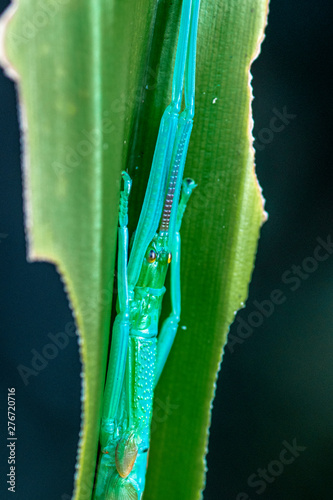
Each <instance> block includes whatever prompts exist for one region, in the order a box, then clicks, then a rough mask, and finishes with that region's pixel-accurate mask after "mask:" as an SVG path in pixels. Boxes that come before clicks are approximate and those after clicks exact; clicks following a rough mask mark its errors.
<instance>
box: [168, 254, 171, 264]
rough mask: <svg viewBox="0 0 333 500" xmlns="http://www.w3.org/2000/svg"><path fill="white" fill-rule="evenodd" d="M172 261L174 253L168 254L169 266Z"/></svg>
mask: <svg viewBox="0 0 333 500" xmlns="http://www.w3.org/2000/svg"><path fill="white" fill-rule="evenodd" d="M171 260H172V253H171V252H169V253H168V264H170V262H171Z"/></svg>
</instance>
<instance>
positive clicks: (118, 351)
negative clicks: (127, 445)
mask: <svg viewBox="0 0 333 500" xmlns="http://www.w3.org/2000/svg"><path fill="white" fill-rule="evenodd" d="M122 177H123V179H124V189H123V191H122V192H121V198H120V208H119V228H118V306H119V313H118V315H117V317H116V319H115V322H114V325H113V329H112V342H111V352H110V357H109V365H108V374H107V380H106V385H105V392H104V406H103V421H109V420H110V419H112V418H115V416H116V413H117V409H118V404H119V399H120V394H121V390H122V385H123V380H124V374H125V367H126V356H127V349H128V339H129V296H128V282H127V261H128V228H127V223H128V197H129V193H130V189H131V179H130V177H129V175H128V174H127V173H126V172H123V173H122ZM102 427H103V423H102ZM102 445H103V443H102Z"/></svg>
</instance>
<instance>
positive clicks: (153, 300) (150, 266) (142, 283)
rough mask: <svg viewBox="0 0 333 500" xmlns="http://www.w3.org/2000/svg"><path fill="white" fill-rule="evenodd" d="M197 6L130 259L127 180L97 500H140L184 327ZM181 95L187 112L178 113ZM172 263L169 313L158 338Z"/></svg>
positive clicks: (191, 0) (189, 9)
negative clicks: (157, 393)
mask: <svg viewBox="0 0 333 500" xmlns="http://www.w3.org/2000/svg"><path fill="white" fill-rule="evenodd" d="M199 1H200V0H183V5H182V12H181V20H180V31H179V37H178V44H177V52H176V60H175V67H174V74H173V84H172V97H171V103H170V104H169V106H168V107H167V108H166V110H165V111H164V113H163V116H162V119H161V123H160V128H159V133H158V137H157V142H156V147H155V152H154V157H153V162H152V167H151V172H150V176H149V180H148V185H147V190H146V194H145V198H144V202H143V206H142V210H141V214H140V218H139V222H138V226H137V229H136V232H135V236H134V241H133V246H132V248H131V251H130V256H129V259H128V229H127V223H128V198H129V194H130V190H131V179H130V177H129V175H128V174H127V173H126V172H123V173H122V177H123V183H124V187H123V190H122V192H121V198H120V208H119V227H118V314H117V316H116V319H115V322H114V325H113V329H112V343H111V350H110V358H109V365H108V374H107V380H106V386H105V392H104V402H103V414H102V422H101V432H100V445H101V457H100V460H99V467H98V472H97V479H96V487H95V492H94V497H93V498H94V500H141V498H142V494H143V491H144V487H145V475H146V468H147V460H148V450H149V439H150V423H151V417H152V405H153V392H154V387H155V386H156V384H157V382H158V380H159V377H160V375H161V372H162V370H163V368H164V365H165V362H166V360H167V357H168V355H169V352H170V349H171V347H172V344H173V341H174V338H175V335H176V332H177V328H178V324H179V321H180V299H181V297H180V235H179V230H180V226H181V222H182V217H183V214H184V211H185V208H186V204H187V202H188V200H189V197H190V195H191V193H192V191H193V189H194V188H195V187H196V184H195V183H194V181H193V180H191V179H185V180H184V181H182V179H183V171H184V166H185V160H186V155H187V149H188V144H189V140H190V135H191V131H192V126H193V116H194V94H195V62H196V42H197V26H198V16H199ZM183 90H184V96H185V107H184V109H183V111H181V107H182V98H183ZM170 263H171V266H170V267H171V304H172V311H171V314H170V315H169V317H168V318H167V319H166V320H165V321H164V323H163V325H162V328H161V331H160V333H158V323H159V316H160V312H161V307H162V299H163V295H164V293H165V291H166V289H165V286H164V282H165V278H166V274H167V271H168V267H169V264H170Z"/></svg>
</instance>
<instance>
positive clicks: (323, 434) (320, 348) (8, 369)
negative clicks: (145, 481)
mask: <svg viewBox="0 0 333 500" xmlns="http://www.w3.org/2000/svg"><path fill="white" fill-rule="evenodd" d="M7 3H8V2H6V1H4V0H0V9H1V10H3V9H4V8H5V7H6V5H7ZM331 23H332V9H331V8H330V7H329V2H327V1H324V0H318V1H316V2H313V1H310V0H304V1H302V2H295V1H294V2H291V1H290V0H289V1H288V0H272V1H271V7H270V15H269V25H268V27H267V30H266V39H265V42H264V44H263V46H262V52H261V56H260V58H259V59H258V60H257V61H256V62H255V63H254V65H253V68H252V74H253V87H254V95H255V100H254V102H253V112H254V118H255V128H254V136H255V137H256V138H257V141H256V145H257V154H256V163H257V174H258V177H259V180H260V183H261V186H262V188H263V193H264V196H265V198H266V200H267V201H266V210H267V211H268V212H269V220H268V222H267V223H266V224H265V225H264V227H263V229H262V233H261V239H260V242H259V249H258V255H257V261H256V269H255V271H254V274H253V279H252V283H251V285H250V295H249V298H248V301H247V305H246V308H245V309H243V310H242V311H241V312H240V313H239V314H238V316H237V319H236V322H235V323H234V325H233V326H232V327H231V332H230V333H231V335H235V336H238V338H239V335H238V332H237V328H239V324H240V319H239V318H241V319H242V320H243V321H245V322H247V323H249V322H251V318H252V319H253V317H254V315H251V313H252V312H254V311H257V310H258V309H257V306H256V304H258V302H259V303H262V302H263V301H264V300H269V299H270V296H271V293H272V291H273V290H276V289H278V290H281V292H282V294H283V298H284V299H285V300H284V302H283V303H282V304H280V305H275V306H274V311H273V310H272V308H271V310H270V311H269V313H270V315H269V317H266V318H264V319H263V320H262V324H261V326H258V327H254V328H252V330H253V331H252V333H251V335H249V337H248V338H247V339H245V340H244V341H243V343H238V344H236V345H233V346H232V345H230V342H229V347H228V346H227V347H226V348H225V356H224V361H223V364H222V367H221V372H220V376H219V381H218V385H217V394H216V400H215V402H214V411H213V416H212V427H211V432H210V434H211V439H210V445H209V454H208V457H207V461H208V475H207V487H206V490H205V493H204V499H205V500H245V499H246V498H247V497H246V495H245V493H246V494H247V495H248V498H249V499H251V500H253V499H257V498H263V499H269V500H321V499H330V498H332V497H333V494H332V491H333V474H332V463H333V418H332V417H333V362H332V361H331V359H332V354H333V327H332V317H333V311H332V304H333V255H330V256H329V257H328V258H327V260H325V261H322V262H318V268H317V269H316V270H314V271H313V272H306V271H304V269H306V270H309V269H310V267H311V262H312V265H313V261H311V259H309V257H312V256H313V254H314V250H315V248H316V246H317V245H318V242H317V238H322V239H323V240H324V241H326V240H327V238H328V237H329V235H330V234H332V232H333V231H332V218H333V204H332V200H331V198H332V196H331V192H332V169H331V163H332V162H331V158H332V142H333V141H332V139H331V121H332V81H331V78H330V72H331V69H332V68H331V65H332V62H331V53H332V48H333V46H332V45H333V44H332V28H331ZM0 99H1V101H0V136H1V146H0V168H1V187H0V190H1V193H0V204H1V207H0V273H1V278H0V280H1V281H0V282H1V287H0V294H1V297H0V307H1V337H0V339H1V397H0V401H1V419H0V421H1V430H0V436H1V446H0V448H1V462H0V469H1V477H0V498H17V499H19V500H21V499H22V500H69V498H70V494H71V492H72V483H73V474H74V464H75V456H76V445H77V439H78V432H79V426H80V375H79V374H80V361H79V355H78V346H77V342H76V339H75V338H71V340H70V342H69V345H68V346H67V347H66V349H64V350H63V351H61V353H60V355H58V356H57V357H56V358H55V359H54V360H50V361H49V363H48V365H47V366H46V367H45V368H44V369H43V370H41V371H40V372H39V373H38V375H37V376H31V377H29V379H28V385H27V386H25V385H24V383H23V381H22V379H21V377H20V375H19V373H18V371H17V366H18V365H20V364H23V365H26V366H30V362H31V358H32V353H31V349H36V351H39V352H40V351H41V349H42V348H43V346H44V345H45V343H46V342H47V340H48V334H49V333H53V334H54V333H57V332H62V331H64V328H65V325H66V324H67V323H68V322H71V321H72V317H71V313H70V310H69V307H68V303H67V299H66V297H65V294H64V291H63V287H62V284H61V281H60V279H59V276H58V275H57V272H56V271H55V269H54V267H53V266H52V265H50V264H46V263H34V264H28V263H27V262H26V258H25V252H26V248H25V236H24V227H23V211H22V185H21V168H20V148H19V129H18V120H17V111H16V93H15V88H14V85H13V83H12V82H11V81H10V80H8V79H7V78H5V77H4V75H3V73H2V72H0ZM284 108H285V110H286V112H287V113H288V114H291V115H294V117H293V118H291V119H290V120H289V123H288V124H285V127H284V128H283V130H281V131H279V132H272V131H271V132H270V131H269V129H270V128H271V129H272V124H273V123H275V122H272V118H273V117H274V116H275V114H276V112H280V113H282V112H283V109H284ZM279 123H281V122H279ZM323 253H324V252H323ZM293 266H302V268H303V271H302V272H303V273H304V272H305V274H303V275H302V276H303V277H302V278H299V280H298V282H297V289H295V290H292V288H296V281H289V282H288V278H290V277H291V275H292V273H294V272H299V271H297V270H296V267H293ZM283 276H285V277H286V276H287V280H286V279H285V278H283ZM256 301H257V302H256ZM266 305H267V303H266ZM267 308H268V306H267ZM257 318H258V315H257ZM232 351H233V352H232ZM7 387H15V388H16V398H17V436H18V445H17V450H16V451H17V485H16V489H17V493H16V495H15V496H14V495H13V494H9V493H8V492H7V486H6V478H5V474H6V473H7V463H6V457H7V451H6V449H5V446H6V443H5V435H6V428H5V426H6V425H7V424H6V415H5V412H6V400H7ZM295 440H296V442H297V445H299V446H301V447H303V448H305V449H303V451H300V452H299V456H297V457H295V460H294V461H293V463H290V464H288V465H285V466H284V468H283V470H281V468H280V469H279V465H278V464H277V463H276V462H274V461H276V460H279V455H280V453H281V451H282V450H283V449H284V448H285V444H284V443H285V442H287V443H289V444H290V445H292V443H293V442H294V441H295ZM3 452H4V453H3ZM288 457H291V455H290V454H289V455H288ZM272 464H273V465H272ZM258 469H268V478H269V481H266V483H265V485H266V487H265V491H263V492H262V493H261V494H258V493H257V492H256V490H258V486H257V487H251V486H250V485H249V484H248V478H249V477H250V476H251V475H253V474H258ZM270 470H273V472H274V471H277V473H276V474H275V477H274V476H272V474H271V473H270V472H269V471H270ZM242 492H244V495H241V493H242ZM175 497H176V493H175ZM156 500H157V499H156Z"/></svg>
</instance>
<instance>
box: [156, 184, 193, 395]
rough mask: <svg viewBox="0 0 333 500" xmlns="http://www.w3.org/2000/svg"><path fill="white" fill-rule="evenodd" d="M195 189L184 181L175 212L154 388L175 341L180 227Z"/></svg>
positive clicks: (178, 304) (177, 311) (177, 323)
mask: <svg viewBox="0 0 333 500" xmlns="http://www.w3.org/2000/svg"><path fill="white" fill-rule="evenodd" d="M195 187H196V184H195V182H194V181H193V180H192V179H185V180H184V181H183V185H182V195H181V200H180V202H179V205H178V211H177V226H176V227H177V231H176V233H175V239H174V246H173V249H172V261H171V307H172V312H171V314H170V315H169V316H168V317H167V318H166V320H165V321H164V323H163V325H162V328H161V332H160V334H159V336H158V338H157V359H156V369H155V380H154V382H155V386H156V384H157V382H158V380H159V378H160V375H161V373H162V371H163V368H164V365H165V363H166V360H167V359H168V356H169V352H170V350H171V347H172V344H173V342H174V340H175V336H176V333H177V329H178V325H179V321H180V311H181V292H180V250H181V239H180V233H179V230H180V226H181V222H182V218H183V215H184V211H185V208H186V204H187V202H188V200H189V198H190V196H191V193H192V191H193V189H194V188H195Z"/></svg>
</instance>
